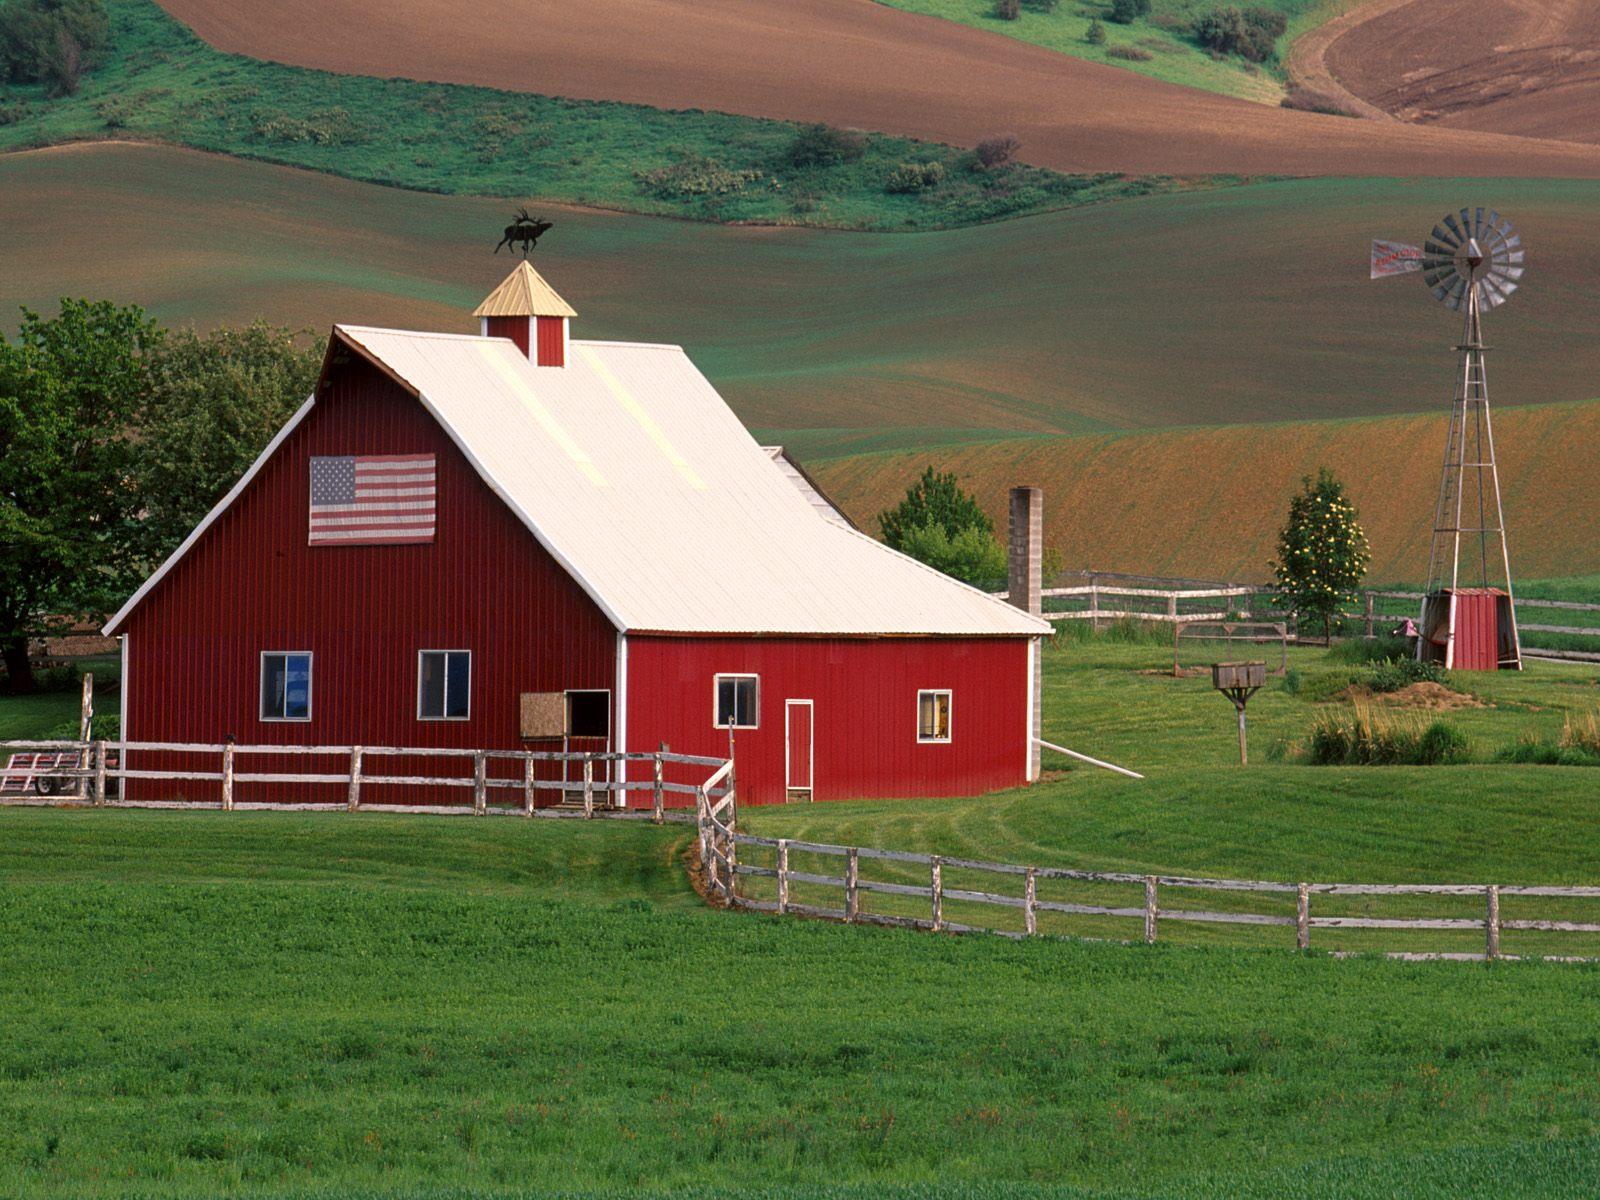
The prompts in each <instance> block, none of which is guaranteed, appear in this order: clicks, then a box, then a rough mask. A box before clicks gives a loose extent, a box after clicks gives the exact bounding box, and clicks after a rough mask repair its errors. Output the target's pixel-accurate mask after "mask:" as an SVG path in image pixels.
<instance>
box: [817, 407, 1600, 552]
mask: <svg viewBox="0 0 1600 1200" xmlns="http://www.w3.org/2000/svg"><path fill="white" fill-rule="evenodd" d="M1447 416H1448V406H1447V405H1445V406H1441V407H1440V409H1439V411H1438V412H1436V413H1430V414H1427V415H1420V416H1406V417H1383V418H1376V419H1372V420H1364V421H1322V422H1312V421H1306V422H1296V423H1292V424H1283V425H1247V426H1238V425H1236V426H1224V427H1221V428H1213V429H1183V430H1170V431H1164V432H1161V433H1151V434H1130V435H1126V436H1120V437H1119V436H1104V437H1077V438H1052V439H1048V440H1040V441H1031V442H1023V441H1011V442H1000V443H995V444H992V445H987V446H963V447H959V448H957V447H951V448H946V449H942V450H938V451H923V452H916V453H906V454H892V455H863V456H860V457H855V458H846V459H838V460H833V461H829V462H820V463H813V464H811V471H812V474H813V475H814V476H816V478H817V480H818V481H819V482H820V483H821V484H822V486H823V487H824V488H826V489H827V490H828V492H829V494H830V495H832V496H833V497H834V498H835V499H836V500H837V501H839V502H840V503H841V504H842V505H843V506H844V508H845V509H846V510H847V511H849V513H850V514H851V516H852V517H854V518H855V519H856V520H857V521H858V522H859V523H860V524H861V525H862V527H863V528H866V529H876V528H877V523H876V521H875V520H874V517H875V514H877V513H878V512H881V511H882V510H883V509H885V508H888V507H889V506H891V505H892V504H894V503H895V502H896V501H897V500H899V498H900V497H901V496H903V495H905V490H906V488H907V487H909V486H910V485H911V483H912V482H913V481H914V480H915V479H916V477H917V475H919V474H920V473H921V472H922V471H923V469H924V468H925V467H926V466H927V465H928V464H929V463H934V464H937V465H938V466H939V467H941V468H942V469H946V470H952V471H955V472H956V473H957V474H958V475H960V476H961V477H962V479H963V480H964V481H965V482H966V484H967V485H968V486H969V487H970V488H972V489H974V490H975V491H976V493H977V495H978V496H979V498H980V499H981V500H982V501H983V503H984V505H985V507H986V508H987V509H988V510H989V512H990V513H991V514H993V515H994V517H995V518H996V521H997V523H998V527H999V528H1002V529H1003V528H1004V520H1005V512H1006V493H1007V490H1008V489H1009V488H1010V487H1012V486H1014V485H1018V484H1026V485H1031V486H1037V487H1041V488H1043V489H1044V493H1045V544H1046V545H1047V546H1049V547H1052V548H1054V549H1056V550H1058V551H1059V552H1060V553H1061V555H1062V559H1063V564H1064V565H1065V566H1066V567H1068V568H1080V567H1089V568H1093V569H1094V570H1098V571H1128V572H1133V573H1146V574H1159V575H1179V576H1187V577H1190V578H1200V579H1216V578H1227V579H1257V580H1259V579H1265V578H1266V577H1267V561H1268V559H1270V558H1271V557H1272V554H1273V550H1274V547H1275V545H1276V539H1277V530H1278V527H1279V526H1280V525H1281V524H1282V523H1283V516H1284V513H1285V512H1287V510H1288V504H1289V496H1290V494H1291V493H1292V492H1293V491H1294V490H1295V489H1296V488H1297V487H1298V486H1299V483H1300V479H1301V477H1302V476H1304V475H1308V474H1310V475H1314V474H1315V473H1316V471H1317V468H1319V467H1323V466H1326V467H1329V468H1331V469H1332V470H1334V471H1335V472H1336V473H1337V474H1338V475H1339V477H1340V478H1341V479H1343V480H1344V481H1345V482H1346V483H1347V484H1348V485H1349V489H1350V495H1351V497H1352V499H1353V501H1354V503H1355V504H1356V506H1357V507H1358V508H1359V509H1360V510H1361V523H1362V525H1363V527H1364V528H1365V529H1366V531H1367V537H1368V539H1369V540H1370V542H1371V544H1372V570H1371V578H1373V579H1375V580H1383V581H1394V580H1417V579H1421V578H1423V577H1424V576H1425V575H1426V574H1427V566H1428V534H1429V530H1430V529H1431V527H1432V518H1433V507H1434V499H1435V494H1436V491H1437V489H1438V486H1439V463H1440V460H1441V458H1442V457H1443V452H1444V439H1445V425H1446V418H1447ZM1495 437H1496V442H1497V447H1498V451H1499V460H1500V481H1501V487H1502V488H1503V490H1504V501H1505V512H1506V530H1507V536H1508V538H1509V541H1510V548H1511V563H1512V567H1513V569H1514V570H1516V571H1517V572H1518V573H1519V574H1520V575H1521V576H1523V577H1551V576H1565V575H1578V574H1588V573H1591V572H1595V571H1600V505H1597V504H1596V503H1595V484H1594V481H1595V479H1596V478H1597V477H1600V403H1586V404H1568V405H1549V406H1541V407H1537V408H1521V409H1511V410H1505V409H1503V410H1501V411H1500V412H1499V413H1498V414H1497V415H1496V417H1495Z"/></svg>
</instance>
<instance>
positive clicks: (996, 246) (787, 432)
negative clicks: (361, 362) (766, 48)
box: [0, 146, 1600, 574]
mask: <svg viewBox="0 0 1600 1200" xmlns="http://www.w3.org/2000/svg"><path fill="white" fill-rule="evenodd" d="M1464 197H1478V198H1482V199H1485V200H1489V201H1491V202H1493V203H1496V204H1499V205H1501V206H1502V207H1504V208H1506V209H1507V210H1508V211H1514V212H1516V213H1517V215H1518V220H1519V223H1520V224H1521V225H1522V227H1523V228H1524V230H1525V232H1526V234H1527V238H1528V243H1529V246H1530V247H1532V248H1536V249H1537V252H1538V254H1539V257H1538V259H1537V261H1536V264H1535V265H1536V268H1537V270H1538V272H1539V280H1538V282H1539V286H1538V287H1535V286H1533V281H1532V270H1531V269H1530V283H1529V286H1528V287H1527V288H1525V289H1524V290H1523V292H1522V293H1521V294H1519V295H1518V296H1517V297H1516V299H1515V300H1514V301H1513V302H1512V303H1511V304H1508V305H1506V306H1505V308H1503V309H1500V310H1497V311H1496V312H1495V313H1494V314H1493V315H1492V320H1493V328H1492V330H1491V334H1492V337H1493V340H1494V342H1495V345H1496V346H1497V347H1498V349H1497V351H1496V354H1495V356H1494V360H1493V372H1494V377H1493V386H1494V389H1495V396H1496V400H1497V402H1498V403H1500V404H1503V405H1520V404H1528V403H1540V402H1551V401H1571V400H1587V399H1590V398H1592V396H1593V394H1594V380H1593V378H1592V373H1591V372H1590V371H1589V369H1588V366H1587V361H1588V360H1587V357H1586V348H1587V346H1588V344H1589V341H1590V339H1591V331H1590V329H1589V323H1588V319H1587V315H1586V313H1587V310H1586V308H1585V307H1584V305H1582V304H1579V303H1574V302H1572V298H1573V297H1574V296H1581V295H1583V294H1585V289H1586V288H1587V286H1588V285H1587V280H1588V279H1589V278H1591V277H1592V276H1593V274H1594V273H1595V272H1596V271H1600V247H1597V245H1596V243H1595V241H1594V239H1593V238H1592V237H1590V236H1589V233H1588V230H1589V227H1590V223H1591V222H1590V216H1589V214H1590V212H1591V211H1592V209H1593V207H1594V205H1595V204H1596V203H1597V202H1600V184H1592V183H1548V182H1537V181H1535V182H1526V181H1494V182H1477V183H1459V182H1454V183H1450V182H1447V183H1441V182H1437V181H1420V182H1409V181H1407V182H1402V181H1393V180H1390V181H1385V180H1365V181H1359V182H1357V181H1347V180H1303V181H1292V182H1277V183H1262V184H1253V185H1250V186H1245V187H1235V188H1228V189H1222V190H1218V191H1213V192H1208V193H1195V194H1185V195H1170V196H1153V197H1146V198H1143V199H1139V200H1128V201H1122V202H1118V203H1116V204H1107V205H1103V206H1097V207H1092V208H1084V209H1078V210H1075V211H1072V212H1063V213H1054V214H1048V215H1045V216H1040V217H1032V218H1027V219H1022V220H1016V221H1006V222H1001V223H999V224H994V225H985V226H981V227H978V228H973V229H962V230H953V231H948V232H942V233H937V234H894V235H888V234H854V233H833V232H825V231H818V230H804V229H759V228H744V227H735V228H728V227H716V226H707V225H700V224H689V223H685V222H679V221H665V220H658V219H650V218H644V217H636V216H623V215H619V214H611V213H595V212H589V211H583V210H565V209H562V210H552V211H548V212H547V214H546V215H548V216H551V217H553V218H554V219H555V221H556V228H555V229H554V230H553V231H552V232H551V233H550V234H548V235H547V236H546V238H545V239H544V241H543V242H542V243H541V244H540V247H539V251H538V254H539V266H540V270H541V271H543V272H544V273H545V274H546V275H547V276H548V277H549V278H550V280H551V281H552V283H553V284H554V285H555V286H556V287H557V288H558V290H560V291H561V293H562V294H563V295H565V296H566V297H568V298H569V299H570V300H571V301H572V302H573V303H574V305H575V306H576V307H577V309H578V312H579V319H578V321H577V322H576V323H575V328H574V332H575V334H576V336H580V337H602V338H620V339H626V340H645V341H666V342H674V343H679V344H682V345H683V346H684V347H686V348H687V349H688V351H689V353H690V354H691V355H692V356H693V357H694V359H695V361H696V362H697V363H698V364H699V365H700V366H701V368H702V369H703V370H704V371H705V372H706V373H707V375H708V376H709V378H710V379H711V380H712V381H713V382H714V383H715V384H716V385H717V386H718V387H719V388H720V389H722V391H723V392H724V394H725V395H726V396H727V397H728V398H729V400H730V401H731V402H732V403H733V405H734V407H735V409H736V410H737V411H738V412H739V414H740V416H741V417H743V418H744V420H745V421H746V422H747V423H748V424H749V425H751V426H752V428H754V429H755V430H756V431H757V432H758V434H759V435H760V436H762V437H763V438H773V439H775V440H782V441H786V442H788V443H790V444H791V445H792V446H794V447H796V448H797V449H798V450H799V451H800V452H801V453H802V454H803V455H804V456H806V457H808V458H809V457H816V456H821V455H838V454H845V453H851V452H858V451H865V450H874V449H886V448H896V447H899V448H905V447H917V448H925V447H929V446H937V445H943V444H950V443H953V442H971V441H993V440H995V439H998V438H1001V437H1011V438H1016V437H1019V436H1021V437H1044V436H1048V435H1060V434H1073V433H1087V432H1093V431H1099V430H1113V429H1152V428H1161V427H1169V426H1173V425H1210V424H1226V423H1240V422H1260V421H1283V420H1291V419H1310V418H1329V417H1351V416H1365V415H1375V414H1381V413H1395V412H1416V411H1419V410H1427V411H1430V412H1442V405H1443V404H1444V402H1445V401H1446V400H1447V398H1448V395H1449V388H1450V378H1451V372H1452V359H1451V353H1450V346H1451V345H1452V343H1453V339H1454V338H1455V336H1456V335H1457V333H1458V331H1457V329H1456V328H1455V325H1454V319H1453V318H1452V317H1451V315H1450V314H1448V313H1447V312H1445V311H1444V310H1442V309H1440V308H1439V307H1438V306H1436V305H1434V304H1432V303H1430V302H1429V301H1428V300H1427V299H1426V297H1425V295H1424V294H1423V293H1422V289H1421V287H1420V285H1418V284H1416V283H1415V281H1398V282H1390V283H1389V284H1374V283H1370V282H1368V280H1367V279H1366V273H1367V272H1366V265H1365V255H1366V245H1367V243H1366V239H1367V238H1368V237H1369V236H1370V235H1371V234H1373V233H1374V232H1390V231H1393V232H1397V233H1406V232H1407V231H1416V232H1420V231H1422V230H1425V229H1426V228H1427V227H1428V225H1429V224H1430V223H1431V222H1432V221H1433V220H1435V219H1436V218H1437V216H1438V214H1439V213H1441V212H1442V211H1444V210H1445V209H1446V208H1447V207H1449V206H1450V205H1452V204H1456V205H1459V204H1460V203H1461V202H1462V200H1463V198H1464ZM505 219H506V213H505V206H504V205H503V204H502V203H501V202H499V201H491V200H485V199H481V198H469V197H447V196H437V195H425V194H419V193H415V192H408V191H402V190H398V189H389V188H379V187H372V186H368V185H362V184H356V183H351V182H348V181H346V180H340V179H335V178H330V177H328V176H326V175H320V174H314V173H310V172H303V171H291V170H287V169H283V168H277V167H270V166H266V165H262V164H255V163H246V162H240V161H237V160H233V159H228V158H224V157H220V156H215V155H201V154H195V153H190V152H183V151H178V150H172V149H158V148H151V147H137V146H94V147H80V148H73V149H63V150H51V151H41V152H36V153H29V154H21V155H7V156H0V324H3V325H5V326H6V327H9V328H14V327H15V322H16V319H17V311H16V306H17V305H18V304H23V303H25V304H28V305H30V306H32V307H34V308H38V309H43V310H46V311H49V310H52V309H53V307H54V304H55V301H56V299H57V297H59V296H61V295H63V294H67V295H92V296H100V295H104V296H109V297H112V298H115V299H117V300H121V301H136V302H140V303H143V304H145V305H147V306H148V307H149V308H150V309H151V311H152V312H153V313H154V314H155V315H156V316H158V317H159V318H161V319H163V320H166V321H196V322H198V323H200V324H202V325H208V326H209V325H212V324H215V323H217V322H232V323H239V322H242V321H247V320H250V319H252V318H254V317H257V316H265V317H267V318H269V319H271V320H275V321H280V322H284V323H289V324H292V325H295V326H309V327H311V328H312V329H314V330H316V331H317V332H318V333H322V332H324V331H326V330H327V328H328V327H329V326H330V325H331V324H333V323H334V322H335V321H347V322H353V323H370V324H396V325H400V326H409V327H412V328H418V327H421V328H437V329H445V330H453V331H466V330H468V329H470V328H471V327H472V323H471V320H470V318H469V317H468V314H469V313H470V311H471V309H472V308H473V306H474V305H475V304H476V303H477V302H478V301H479V300H480V299H481V298H482V297H483V296H484V295H485V294H486V293H487V292H488V291H489V290H490V289H491V288H492V287H493V286H494V285H495V284H496V283H497V282H499V280H500V278H501V276H502V275H503V274H504V273H505V271H506V270H507V269H508V263H507V260H506V258H505V256H504V255H501V256H499V258H496V257H495V256H494V255H493V254H492V253H490V251H491V248H492V246H493V244H494V241H495V240H496V239H497V238H498V237H499V231H500V228H501V226H502V225H503V224H504V223H505ZM1531 252H1532V251H1530V253H1531ZM800 298H803V299H804V303H803V304H801V303H797V300H798V299H800ZM1441 436H1442V435H1441ZM1503 449H1504V451H1505V452H1506V453H1507V454H1515V453H1518V452H1519V448H1518V447H1516V446H1514V445H1510V444H1507V445H1506V446H1504V447H1503ZM1550 450H1551V452H1552V453H1553V454H1557V455H1558V456H1559V455H1568V454H1581V452H1582V447H1581V446H1562V445H1557V446H1552V447H1550ZM1522 452H1526V451H1525V450H1523V451H1522ZM1418 453H1419V455H1420V456H1421V457H1422V458H1423V459H1430V460H1431V459H1434V458H1437V457H1438V455H1437V452H1436V450H1435V448H1434V441H1433V440H1430V441H1429V442H1428V444H1427V445H1426V446H1425V447H1422V448H1421V449H1419V451H1418ZM1013 482H1014V481H1013ZM1579 569H1587V568H1581V567H1579V566H1576V565H1575V566H1572V567H1565V568H1563V567H1553V568H1549V569H1545V568H1541V570H1542V571H1543V573H1546V574H1566V573H1570V572H1572V571H1576V570H1579Z"/></svg>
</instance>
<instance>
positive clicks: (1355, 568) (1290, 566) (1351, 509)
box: [1267, 467, 1372, 640]
mask: <svg viewBox="0 0 1600 1200" xmlns="http://www.w3.org/2000/svg"><path fill="white" fill-rule="evenodd" d="M1356 517H1357V513H1356V510H1355V506H1354V505H1352V504H1351V503H1350V501H1349V500H1348V499H1346V498H1345V494H1344V484H1342V483H1340V482H1339V481H1338V480H1337V479H1335V478H1334V477H1333V474H1332V472H1330V471H1329V470H1328V469H1327V468H1326V467H1324V468H1322V470H1321V471H1320V472H1318V474H1317V478H1316V479H1315V480H1313V479H1312V478H1311V477H1310V476H1309V475H1308V476H1306V478H1305V481H1304V487H1303V488H1302V489H1301V491H1300V493H1299V494H1298V495H1297V496H1295V497H1294V498H1293V499H1292V500H1290V501H1289V521H1288V523H1287V524H1286V525H1284V527H1283V531H1282V532H1281V533H1279V534H1278V556H1277V558H1275V559H1273V560H1272V562H1270V563H1269V564H1267V565H1268V566H1270V567H1271V568H1272V573H1273V575H1274V576H1275V577H1276V578H1277V581H1278V587H1277V599H1278V603H1279V604H1281V605H1283V606H1284V607H1285V608H1287V609H1289V610H1290V611H1291V612H1293V613H1294V615H1295V618H1296V619H1297V620H1299V621H1305V620H1307V619H1308V618H1309V619H1312V620H1315V619H1316V618H1318V617H1320V618H1322V630H1323V634H1324V635H1325V636H1326V637H1327V638H1328V639H1329V640H1332V637H1333V618H1334V617H1335V616H1336V615H1338V613H1339V610H1340V609H1341V608H1343V607H1344V605H1346V604H1349V603H1353V602H1354V601H1355V599H1356V594H1357V591H1358V589H1359V588H1360V587H1361V580H1362V578H1363V577H1364V576H1365V575H1366V573H1367V564H1368V563H1369V562H1371V561H1372V554H1371V552H1370V551H1369V550H1368V548H1367V535H1366V533H1365V532H1363V531H1362V528H1361V525H1360V524H1359V523H1358V522H1357V520H1356Z"/></svg>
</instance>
